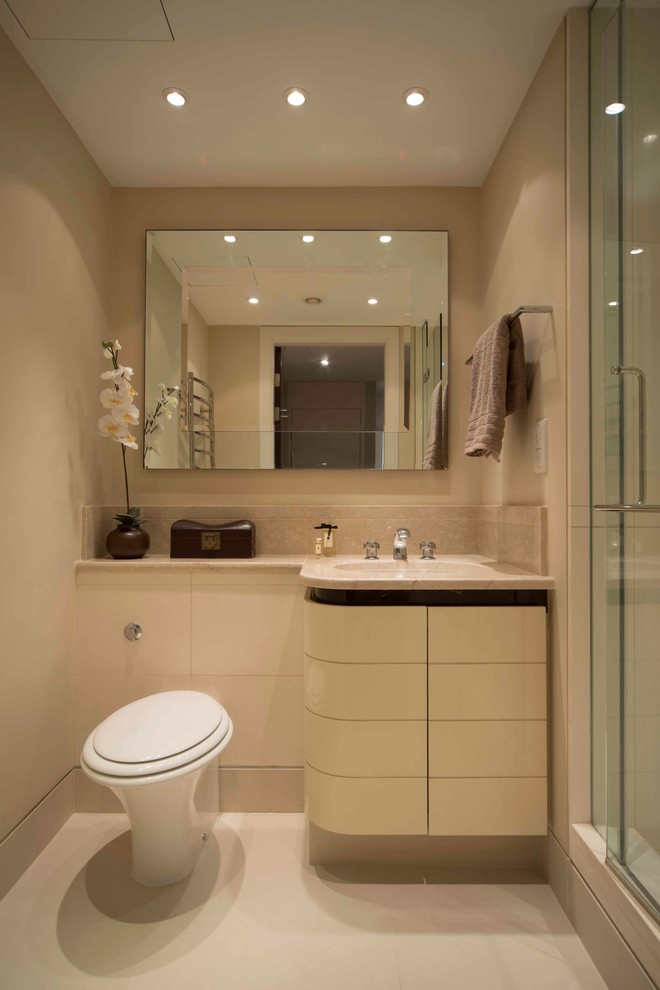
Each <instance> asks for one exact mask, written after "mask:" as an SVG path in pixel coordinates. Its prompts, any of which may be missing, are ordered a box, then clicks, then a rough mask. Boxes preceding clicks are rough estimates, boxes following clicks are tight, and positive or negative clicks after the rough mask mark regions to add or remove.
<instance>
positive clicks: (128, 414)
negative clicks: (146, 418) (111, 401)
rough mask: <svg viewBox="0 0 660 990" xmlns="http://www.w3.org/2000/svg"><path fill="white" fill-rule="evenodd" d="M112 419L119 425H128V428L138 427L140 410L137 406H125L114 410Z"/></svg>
mask: <svg viewBox="0 0 660 990" xmlns="http://www.w3.org/2000/svg"><path fill="white" fill-rule="evenodd" d="M112 417H113V419H116V420H117V422H118V423H126V424H127V426H136V425H137V424H138V423H139V422H140V410H139V409H138V407H137V406H133V405H130V404H129V405H125V404H124V405H121V406H118V407H115V408H114V409H113V410H112Z"/></svg>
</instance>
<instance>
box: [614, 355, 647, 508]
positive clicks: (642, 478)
mask: <svg viewBox="0 0 660 990" xmlns="http://www.w3.org/2000/svg"><path fill="white" fill-rule="evenodd" d="M610 374H611V375H634V376H635V378H636V379H637V385H638V392H637V409H638V413H637V418H638V433H637V498H636V500H635V504H636V505H644V502H645V501H646V423H645V419H646V377H645V375H644V372H643V371H642V369H641V368H633V367H630V368H626V367H623V366H622V365H620V364H613V365H612V367H611V368H610Z"/></svg>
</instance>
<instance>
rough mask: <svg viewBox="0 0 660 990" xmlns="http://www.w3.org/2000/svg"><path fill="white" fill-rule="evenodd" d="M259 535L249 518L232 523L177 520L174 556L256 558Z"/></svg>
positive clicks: (173, 534) (172, 538) (172, 540)
mask: <svg viewBox="0 0 660 990" xmlns="http://www.w3.org/2000/svg"><path fill="white" fill-rule="evenodd" d="M255 534H256V530H255V525H254V523H253V522H250V520H249V519H238V520H236V522H230V523H200V522H193V521H192V520H191V519H177V521H176V522H174V523H172V527H171V529H170V557H196V558H213V557H215V558H223V557H224V558H231V557H254V556H255V554H256V550H255Z"/></svg>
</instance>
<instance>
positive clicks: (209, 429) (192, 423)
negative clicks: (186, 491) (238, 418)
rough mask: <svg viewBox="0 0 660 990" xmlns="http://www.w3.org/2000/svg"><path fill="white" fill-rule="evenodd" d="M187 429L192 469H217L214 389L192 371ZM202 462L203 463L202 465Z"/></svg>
mask: <svg viewBox="0 0 660 990" xmlns="http://www.w3.org/2000/svg"><path fill="white" fill-rule="evenodd" d="M186 429H187V430H188V431H189V435H190V467H191V468H195V469H196V470H202V469H205V468H214V467H215V409H214V402H213V389H212V387H211V386H210V385H209V384H208V382H205V381H204V380H203V379H202V378H197V377H196V376H195V375H194V374H193V373H192V371H189V372H188V376H187V378H186ZM200 461H201V463H200Z"/></svg>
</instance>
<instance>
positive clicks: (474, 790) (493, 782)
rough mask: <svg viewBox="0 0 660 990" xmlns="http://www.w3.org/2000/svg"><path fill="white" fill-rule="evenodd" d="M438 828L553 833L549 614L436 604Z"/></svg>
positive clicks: (433, 810) (432, 825) (434, 830)
mask: <svg viewBox="0 0 660 990" xmlns="http://www.w3.org/2000/svg"><path fill="white" fill-rule="evenodd" d="M428 630H429V644H428V651H429V699H428V703H429V833H430V834H431V835H544V834H545V833H546V831H547V741H546V739H547V721H546V718H547V702H546V680H547V674H546V662H545V660H546V612H545V609H544V608H542V607H536V606H501V607H500V606H475V607H473V606H460V607H453V606H445V607H440V606H438V607H437V608H429V619H428Z"/></svg>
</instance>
